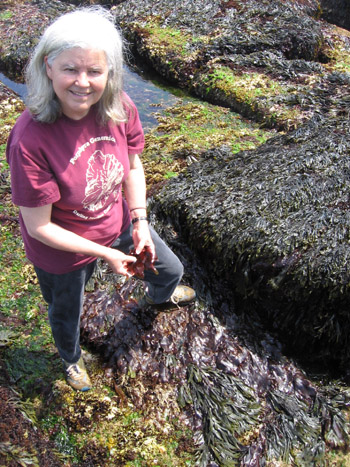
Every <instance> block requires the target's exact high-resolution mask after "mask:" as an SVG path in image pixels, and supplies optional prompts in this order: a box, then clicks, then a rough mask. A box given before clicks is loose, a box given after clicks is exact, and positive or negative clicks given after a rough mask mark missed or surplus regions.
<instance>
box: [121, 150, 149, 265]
mask: <svg viewBox="0 0 350 467" xmlns="http://www.w3.org/2000/svg"><path fill="white" fill-rule="evenodd" d="M129 162H130V172H129V175H128V178H127V179H126V180H125V182H124V185H123V187H124V194H125V198H126V201H127V203H128V206H129V209H130V211H131V219H135V218H136V217H146V216H147V211H146V180H145V174H144V171H143V167H142V163H141V160H140V157H139V156H138V155H137V154H129ZM135 208H137V209H135ZM133 241H134V246H135V251H136V253H140V252H141V251H142V249H143V248H144V247H145V246H146V247H147V248H148V249H149V250H150V252H151V253H152V257H153V259H155V249H154V244H153V241H152V238H151V234H150V231H149V228H148V222H147V221H145V220H140V221H138V222H135V223H134V224H133Z"/></svg>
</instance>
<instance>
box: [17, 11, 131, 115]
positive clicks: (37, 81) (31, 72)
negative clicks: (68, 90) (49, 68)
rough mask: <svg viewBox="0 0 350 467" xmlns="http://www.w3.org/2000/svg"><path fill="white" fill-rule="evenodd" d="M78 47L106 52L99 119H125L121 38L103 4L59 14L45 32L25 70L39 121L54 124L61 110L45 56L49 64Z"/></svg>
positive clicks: (31, 106)
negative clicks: (105, 81) (66, 51)
mask: <svg viewBox="0 0 350 467" xmlns="http://www.w3.org/2000/svg"><path fill="white" fill-rule="evenodd" d="M75 47H80V48H83V49H95V50H101V51H103V52H105V54H106V59H107V66H108V79H107V84H106V88H105V90H104V93H103V95H102V97H101V99H100V100H99V102H98V104H97V105H98V113H99V117H100V119H101V121H102V122H103V123H106V122H107V121H109V120H112V121H113V122H114V123H120V122H123V121H126V112H125V108H124V102H123V98H122V96H123V94H122V88H123V39H122V36H121V34H120V32H119V31H118V30H117V28H116V26H115V23H114V20H113V16H112V15H111V14H110V13H109V12H108V11H107V10H105V9H104V8H102V7H96V6H95V7H87V8H81V9H78V10H75V11H72V12H69V13H66V14H64V15H63V16H60V17H59V18H58V19H56V20H55V21H54V22H53V23H52V24H51V25H50V26H49V27H48V28H47V29H46V30H45V32H44V34H43V35H42V37H41V39H40V41H39V43H38V44H37V46H36V47H35V49H34V51H33V54H32V56H31V59H30V61H29V64H28V66H27V69H26V84H27V92H28V94H27V99H26V104H27V107H28V109H29V110H30V111H31V113H32V114H33V115H34V116H35V118H36V119H37V120H38V121H40V122H45V123H53V122H54V121H55V120H56V119H57V118H58V117H59V116H60V115H61V113H62V110H61V106H60V103H59V101H58V100H57V98H56V95H55V92H54V90H53V86H52V82H51V80H50V79H49V77H48V76H47V73H46V66H45V62H44V58H45V57H46V56H47V60H48V62H49V63H52V62H53V61H54V60H55V58H57V57H58V55H60V54H61V53H62V52H63V51H64V50H67V49H72V48H75Z"/></svg>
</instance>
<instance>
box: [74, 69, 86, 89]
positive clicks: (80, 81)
mask: <svg viewBox="0 0 350 467" xmlns="http://www.w3.org/2000/svg"><path fill="white" fill-rule="evenodd" d="M75 82H76V84H77V85H78V86H81V87H86V86H89V80H88V76H87V73H85V71H83V72H81V73H79V74H78V76H77V79H76V80H75Z"/></svg>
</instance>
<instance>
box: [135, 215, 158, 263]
mask: <svg viewBox="0 0 350 467" xmlns="http://www.w3.org/2000/svg"><path fill="white" fill-rule="evenodd" d="M132 239H133V242H134V247H135V253H136V254H140V253H141V251H142V250H143V249H144V248H145V247H146V248H147V250H148V251H149V252H150V253H151V255H152V261H154V260H155V259H156V251H155V247H154V243H153V241H152V237H151V233H150V231H149V228H148V222H147V221H146V220H140V221H138V222H135V224H134V226H133V232H132Z"/></svg>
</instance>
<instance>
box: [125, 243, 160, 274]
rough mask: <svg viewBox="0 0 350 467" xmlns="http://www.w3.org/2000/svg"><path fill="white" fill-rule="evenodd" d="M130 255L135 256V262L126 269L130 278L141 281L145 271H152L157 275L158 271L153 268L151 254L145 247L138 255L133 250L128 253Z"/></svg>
mask: <svg viewBox="0 0 350 467" xmlns="http://www.w3.org/2000/svg"><path fill="white" fill-rule="evenodd" d="M130 255H131V256H136V261H135V262H134V263H131V264H130V266H129V267H128V272H129V273H130V274H131V275H132V276H136V277H138V278H139V279H143V278H144V276H145V270H146V271H153V272H154V274H158V271H157V269H156V268H155V267H154V263H153V261H152V253H151V252H150V250H149V249H148V248H147V247H145V248H144V249H143V250H142V251H141V253H139V254H136V252H135V250H134V249H133V250H131V251H130Z"/></svg>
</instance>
